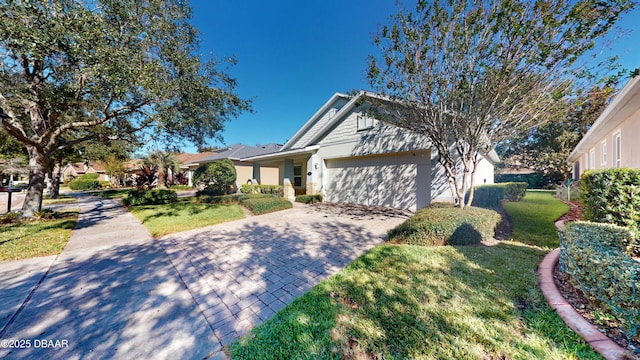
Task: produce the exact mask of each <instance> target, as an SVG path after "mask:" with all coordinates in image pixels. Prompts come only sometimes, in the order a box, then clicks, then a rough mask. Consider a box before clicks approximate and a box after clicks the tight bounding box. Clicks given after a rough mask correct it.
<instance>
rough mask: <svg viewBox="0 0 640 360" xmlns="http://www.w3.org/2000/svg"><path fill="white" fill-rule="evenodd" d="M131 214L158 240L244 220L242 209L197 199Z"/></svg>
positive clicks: (136, 209)
mask: <svg viewBox="0 0 640 360" xmlns="http://www.w3.org/2000/svg"><path fill="white" fill-rule="evenodd" d="M129 211H130V212H131V213H132V214H133V215H135V216H136V217H137V218H138V219H140V221H141V222H142V223H143V224H144V225H145V226H146V227H147V228H148V229H149V231H150V232H151V234H152V235H153V236H154V237H160V236H163V235H167V234H172V233H176V232H180V231H186V230H191V229H196V228H200V227H204V226H209V225H215V224H219V223H222V222H226V221H231V220H237V219H242V218H244V212H243V211H242V208H241V207H240V206H238V205H230V204H199V203H196V202H195V199H194V198H187V199H181V200H180V201H178V202H177V203H173V204H166V205H141V206H131V207H129Z"/></svg>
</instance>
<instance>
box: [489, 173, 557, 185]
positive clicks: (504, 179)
mask: <svg viewBox="0 0 640 360" xmlns="http://www.w3.org/2000/svg"><path fill="white" fill-rule="evenodd" d="M495 182H496V183H509V182H524V183H527V187H528V188H529V189H542V188H545V187H547V186H549V181H548V180H547V179H545V176H544V174H541V173H531V174H496V175H495Z"/></svg>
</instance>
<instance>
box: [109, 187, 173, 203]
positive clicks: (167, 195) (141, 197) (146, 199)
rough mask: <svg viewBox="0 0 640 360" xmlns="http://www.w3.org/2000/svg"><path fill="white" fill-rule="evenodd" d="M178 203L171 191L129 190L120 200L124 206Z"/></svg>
mask: <svg viewBox="0 0 640 360" xmlns="http://www.w3.org/2000/svg"><path fill="white" fill-rule="evenodd" d="M177 201H178V194H177V193H176V192H175V191H173V190H131V191H129V194H128V195H127V197H126V198H124V199H122V204H123V205H125V206H138V205H160V204H171V203H174V202H177Z"/></svg>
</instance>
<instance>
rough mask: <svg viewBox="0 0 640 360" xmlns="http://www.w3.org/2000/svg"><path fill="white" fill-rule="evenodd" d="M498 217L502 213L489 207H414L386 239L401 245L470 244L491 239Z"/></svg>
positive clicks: (499, 219)
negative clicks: (417, 208)
mask: <svg viewBox="0 0 640 360" xmlns="http://www.w3.org/2000/svg"><path fill="white" fill-rule="evenodd" d="M501 220H502V216H501V215H500V214H499V213H498V212H496V211H493V210H490V209H482V208H477V207H473V206H471V207H466V208H464V209H460V208H458V207H454V206H453V205H451V206H447V207H444V206H442V205H439V206H438V207H426V208H423V209H420V210H418V211H417V212H416V213H415V214H414V215H413V216H412V217H411V218H409V219H407V221H405V222H404V223H402V224H400V225H399V226H397V227H395V228H394V229H391V230H389V233H388V234H387V235H388V239H389V241H391V242H394V243H402V244H412V245H426V246H441V245H473V244H478V243H480V242H481V241H482V240H485V239H489V238H492V237H493V236H494V234H495V228H496V226H497V225H498V223H500V221H501Z"/></svg>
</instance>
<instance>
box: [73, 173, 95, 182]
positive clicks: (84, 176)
mask: <svg viewBox="0 0 640 360" xmlns="http://www.w3.org/2000/svg"><path fill="white" fill-rule="evenodd" d="M99 177H100V174H98V173H88V174H82V175H81V176H80V177H78V178H77V179H76V180H98V178H99Z"/></svg>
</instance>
